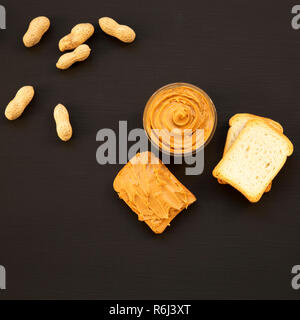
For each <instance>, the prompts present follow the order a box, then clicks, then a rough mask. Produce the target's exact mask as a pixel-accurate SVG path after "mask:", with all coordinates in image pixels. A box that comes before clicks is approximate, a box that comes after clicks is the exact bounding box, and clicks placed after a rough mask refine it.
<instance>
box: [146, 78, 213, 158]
mask: <svg viewBox="0 0 300 320" xmlns="http://www.w3.org/2000/svg"><path fill="white" fill-rule="evenodd" d="M215 121H216V116H215V108H214V105H213V103H212V101H211V99H210V98H209V97H208V95H207V94H206V93H205V92H204V91H202V90H201V89H198V88H197V87H194V86H192V85H188V84H174V85H169V86H166V87H164V88H162V89H161V90H159V91H158V92H157V93H156V94H154V95H153V96H152V97H151V99H150V100H149V102H148V104H147V106H146V109H145V113H144V127H145V130H146V132H147V134H148V136H149V137H151V140H152V141H153V142H154V143H155V144H156V145H158V146H159V147H160V148H161V149H163V150H164V151H167V152H169V153H173V154H183V153H190V152H194V151H195V150H197V149H198V148H199V147H201V146H202V145H203V144H204V143H205V142H206V141H207V140H208V139H209V137H210V136H211V134H212V132H213V130H214V127H215ZM199 135H202V137H199Z"/></svg>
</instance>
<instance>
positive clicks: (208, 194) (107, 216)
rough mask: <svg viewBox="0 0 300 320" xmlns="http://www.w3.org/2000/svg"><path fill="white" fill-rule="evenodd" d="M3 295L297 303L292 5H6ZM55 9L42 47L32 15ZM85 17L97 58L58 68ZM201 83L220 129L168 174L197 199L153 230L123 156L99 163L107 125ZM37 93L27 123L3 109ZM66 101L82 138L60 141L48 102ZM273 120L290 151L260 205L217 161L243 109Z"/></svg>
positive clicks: (262, 1)
mask: <svg viewBox="0 0 300 320" xmlns="http://www.w3.org/2000/svg"><path fill="white" fill-rule="evenodd" d="M0 3H1V4H2V5H5V6H6V9H7V30H4V31H0V75H1V79H0V81H1V89H0V104H1V118H0V150H1V151H0V165H1V166H0V264H2V265H4V266H5V267H6V269H7V290H6V292H4V291H0V299H8V298H18V299H33V298H40V299H53V298H58V299H67V298H70V299H73V298H75V299H131V298H134V299H148V298H149V299H152V298H153V299H167V298H168V299H185V298H186V299H203V298H208V299H209V298H227V299H232V298H242V299H243V298H295V299H298V298H300V292H296V291H293V290H292V289H291V285H290V282H291V278H292V275H291V268H292V266H293V265H295V264H300V210H299V209H300V197H299V191H298V185H299V149H298V146H299V142H300V141H299V131H300V129H299V121H300V108H299V107H300V106H299V95H300V84H299V80H300V67H299V56H300V30H299V31H294V30H293V29H292V28H291V18H292V15H291V8H292V6H293V5H294V4H295V2H294V1H287V0H281V1H271V0H255V1H240V0H227V1H221V0H219V1H216V0H202V1H182V2H181V1H174V0H172V1H171V0H169V1H157V0H155V1H154V0H152V1H147V2H146V1H141V0H134V1H130V0H127V1H116V0H109V1H98V0H97V1H96V0H95V1H91V0H86V1H76V4H75V2H74V1H71V0H70V1H68V0H51V1H39V0H36V1H34V0H28V1H16V0H13V1H12V0H9V1H8V0H1V1H0ZM38 15H47V16H49V17H50V18H51V21H52V26H51V30H50V31H49V32H48V34H47V35H46V36H45V38H44V39H43V40H42V42H41V43H40V44H39V45H38V46H37V47H35V48H32V49H26V48H25V47H24V46H23V44H22V41H21V39H22V36H23V34H24V32H25V30H26V28H27V24H28V22H29V20H30V19H32V18H34V17H36V16H38ZM101 16H112V17H115V18H117V19H118V20H120V21H121V22H125V23H127V24H129V25H130V26H132V27H134V29H135V30H136V32H137V40H136V42H134V43H133V44H130V45H125V44H122V43H120V42H119V41H118V40H116V39H113V38H110V37H108V36H106V35H105V34H103V33H102V32H101V31H100V29H99V28H98V26H97V20H98V18H99V17H101ZM80 22H92V23H94V25H95V27H96V33H95V35H94V36H93V38H91V39H90V40H89V41H88V44H89V45H90V46H91V48H92V55H91V57H90V58H89V59H88V60H87V61H86V62H84V63H81V64H78V65H76V66H74V67H72V68H71V69H70V70H68V71H66V72H60V71H58V70H57V69H56V68H55V63H56V60H57V59H58V57H59V55H60V54H59V51H58V49H57V43H58V40H59V39H60V38H61V37H62V36H64V35H65V34H66V33H68V32H69V30H70V29H71V27H73V26H74V25H75V24H77V23H80ZM176 81H184V82H190V83H193V84H195V85H197V86H199V87H201V88H203V89H204V90H205V91H207V93H208V94H209V95H210V96H211V97H212V99H213V100H214V102H215V105H216V108H217V110H218V116H219V125H218V128H217V131H216V134H215V137H214V139H213V141H212V142H211V144H210V145H209V146H208V148H207V149H206V153H205V156H206V162H205V172H204V174H203V175H201V176H196V177H187V176H185V175H184V168H183V167H179V166H175V167H174V166H172V167H171V169H172V172H173V173H174V174H175V175H176V176H177V177H178V179H179V180H181V181H182V182H183V183H184V184H185V185H186V186H187V187H188V188H189V189H190V190H191V191H192V192H193V193H194V194H195V195H196V196H197V198H198V201H197V203H196V204H194V205H193V206H192V207H191V208H190V209H189V210H188V211H185V212H184V213H183V214H181V215H180V216H179V217H178V218H177V219H176V220H175V222H174V223H173V224H172V227H171V228H170V229H169V230H168V231H167V232H165V234H163V235H161V236H155V235H154V234H152V232H151V231H150V230H149V229H148V228H147V226H146V225H144V224H143V223H139V222H138V221H137V219H136V216H135V215H133V214H132V213H131V211H130V210H129V208H128V207H127V206H126V205H125V204H124V203H123V202H122V201H120V200H118V197H117V195H116V194H115V193H114V191H113V189H112V182H113V179H114V177H115V175H116V174H117V172H118V171H119V169H120V168H121V166H119V165H116V166H113V165H107V166H100V165H98V164H97V162H96V159H95V155H96V150H97V147H98V146H99V143H97V142H96V139H95V137H96V133H97V131H98V130H99V129H101V128H104V127H108V128H117V127H118V121H119V120H128V121H129V128H130V129H131V128H136V127H141V126H142V112H143V109H144V106H145V103H146V101H147V99H148V98H149V96H150V95H151V94H152V93H153V92H154V91H155V90H156V89H158V88H159V87H161V86H162V85H165V84H167V83H170V82H176ZM26 84H32V85H34V86H35V87H36V92H37V93H36V97H35V98H34V101H33V103H32V104H31V105H30V107H29V108H28V109H27V110H26V112H25V113H24V115H23V116H22V118H20V119H18V120H17V121H15V122H9V121H7V120H6V119H5V117H4V110H5V107H6V105H7V103H8V102H9V100H10V99H11V98H12V97H13V96H14V95H15V93H16V91H17V90H18V89H19V88H20V87H21V86H23V85H26ZM58 102H62V103H64V104H65V105H66V106H68V108H69V110H70V113H71V118H72V124H73V127H74V137H73V139H72V140H71V142H70V143H68V144H64V143H62V142H60V141H59V140H58V138H57V136H56V132H55V123H54V121H53V116H52V112H53V108H54V107H55V105H56V104H57V103H58ZM239 112H250V113H254V114H258V115H264V116H269V117H271V118H273V119H275V120H278V121H280V122H281V123H282V125H283V126H284V129H285V132H286V134H287V135H288V136H289V137H290V138H291V140H292V141H293V142H294V144H295V153H294V155H293V156H292V157H291V158H290V159H289V160H288V162H287V165H286V166H285V167H284V169H283V170H282V172H281V173H280V174H279V175H278V177H277V178H276V180H275V181H274V184H273V188H272V191H271V192H270V193H269V194H267V195H265V196H264V197H263V199H262V200H261V202H260V203H258V204H250V203H249V202H248V201H247V200H246V199H245V198H244V197H243V196H241V195H240V194H239V193H238V192H236V191H234V190H233V189H232V188H230V187H228V186H221V185H219V184H218V183H217V182H216V180H215V179H213V178H212V175H211V171H212V169H213V167H214V166H215V165H216V164H217V162H218V161H219V160H220V157H221V155H222V150H223V147H224V141H225V135H226V131H227V129H228V124H227V123H228V119H229V117H230V116H232V115H233V114H235V113H239Z"/></svg>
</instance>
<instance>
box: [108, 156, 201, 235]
mask: <svg viewBox="0 0 300 320" xmlns="http://www.w3.org/2000/svg"><path fill="white" fill-rule="evenodd" d="M114 189H115V191H116V192H117V193H118V194H119V197H120V198H121V199H123V200H124V201H125V202H126V203H127V205H128V206H129V207H130V208H131V209H132V210H133V211H134V212H135V213H136V214H137V215H138V219H139V220H140V221H144V222H145V223H147V225H148V226H149V227H150V228H151V229H152V230H153V232H155V233H162V232H164V230H165V229H166V227H167V226H168V225H169V224H170V222H171V221H172V220H173V219H174V218H175V217H176V216H177V215H178V214H179V213H180V212H181V211H182V210H183V209H186V208H187V207H188V206H189V205H190V204H192V203H193V202H195V201H196V198H195V196H194V195H193V194H192V193H191V192H190V191H189V190H188V189H187V188H185V187H184V186H183V185H182V184H181V183H180V182H179V181H178V180H177V179H176V178H175V176H174V175H173V174H172V173H171V172H170V171H169V170H168V168H167V167H166V166H165V165H164V164H163V163H162V162H161V161H160V160H159V159H158V158H156V157H155V156H154V154H152V153H151V152H144V153H139V154H137V155H136V156H135V157H134V158H132V159H131V160H130V162H128V163H127V165H126V166H125V167H124V168H123V169H122V170H121V171H120V172H119V174H118V175H117V177H116V179H115V181H114Z"/></svg>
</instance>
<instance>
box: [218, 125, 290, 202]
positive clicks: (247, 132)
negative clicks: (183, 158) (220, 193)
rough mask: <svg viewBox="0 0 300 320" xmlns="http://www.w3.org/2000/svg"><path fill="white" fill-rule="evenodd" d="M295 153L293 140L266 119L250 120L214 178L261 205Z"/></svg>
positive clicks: (219, 166) (220, 163)
mask: <svg viewBox="0 0 300 320" xmlns="http://www.w3.org/2000/svg"><path fill="white" fill-rule="evenodd" d="M292 153H293V144H292V143H291V142H290V140H289V139H288V138H287V137H286V136H285V135H284V134H283V133H281V132H279V131H278V130H277V129H275V128H274V127H271V126H270V125H268V124H267V122H266V121H265V120H260V119H256V120H250V121H248V122H247V124H246V126H245V127H244V129H243V130H242V131H241V133H240V134H239V136H238V137H237V139H236V141H235V142H234V143H233V145H232V146H231V148H230V149H229V150H228V151H227V152H226V154H225V155H224V157H223V159H222V160H221V161H220V162H219V164H218V165H217V166H216V168H215V169H214V171H213V176H214V177H215V178H217V179H221V180H222V181H224V182H226V183H228V184H230V185H231V186H233V187H234V188H236V189H237V190H239V191H240V192H241V193H242V194H243V195H244V196H245V197H246V198H247V199H248V200H249V201H250V202H258V201H259V200H260V199H261V197H262V195H263V193H264V192H265V190H266V188H267V186H268V185H269V184H270V183H271V181H272V180H273V179H274V178H275V176H276V175H277V174H278V172H279V171H280V170H281V168H282V167H283V165H284V164H285V162H286V160H287V157H288V156H290V155H291V154H292Z"/></svg>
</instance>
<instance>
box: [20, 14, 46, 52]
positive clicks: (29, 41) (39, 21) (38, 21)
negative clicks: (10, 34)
mask: <svg viewBox="0 0 300 320" xmlns="http://www.w3.org/2000/svg"><path fill="white" fill-rule="evenodd" d="M49 28H50V20H49V19H48V18H47V17H37V18H35V19H33V20H32V21H31V22H30V24H29V27H28V30H27V32H26V33H25V35H24V37H23V43H24V45H25V47H27V48H30V47H33V46H35V45H36V44H38V43H39V42H40V41H41V39H42V37H43V35H44V34H45V33H46V32H47V31H48V30H49Z"/></svg>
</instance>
